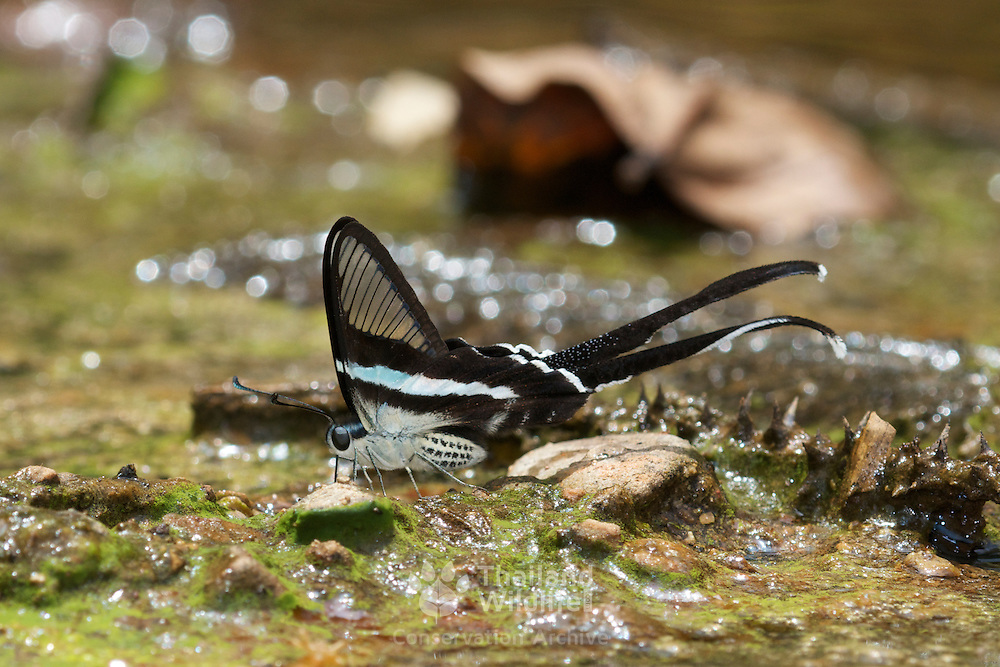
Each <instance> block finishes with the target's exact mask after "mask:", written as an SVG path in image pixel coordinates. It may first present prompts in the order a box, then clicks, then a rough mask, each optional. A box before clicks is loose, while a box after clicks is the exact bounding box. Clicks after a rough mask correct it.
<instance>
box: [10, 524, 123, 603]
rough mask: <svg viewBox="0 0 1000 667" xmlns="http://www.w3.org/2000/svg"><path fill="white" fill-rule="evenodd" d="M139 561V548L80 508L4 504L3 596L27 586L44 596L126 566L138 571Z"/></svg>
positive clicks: (33, 595) (31, 594)
mask: <svg viewBox="0 0 1000 667" xmlns="http://www.w3.org/2000/svg"><path fill="white" fill-rule="evenodd" d="M140 561H141V554H140V553H139V551H138V549H135V548H133V547H132V546H131V545H130V544H129V543H128V542H126V541H125V540H123V539H121V538H120V537H118V536H117V535H115V534H114V533H112V532H111V531H110V530H109V529H108V528H107V527H106V526H104V525H103V524H102V523H100V522H98V521H97V520H95V519H93V518H91V517H89V516H87V515H85V514H83V513H81V512H77V511H75V510H67V511H56V510H49V509H43V508H37V507H26V506H14V507H7V508H0V597H7V596H8V595H12V594H16V593H18V592H23V591H25V589H26V588H27V593H28V595H29V597H31V598H33V599H39V598H42V597H45V596H46V595H49V594H51V593H54V592H56V591H60V590H68V589H72V588H75V587H77V586H81V585H83V584H85V583H88V582H91V581H94V580H96V579H100V578H103V577H108V576H112V575H114V574H118V573H119V571H120V570H121V569H122V568H123V567H125V569H126V573H127V574H129V575H131V576H138V575H140V574H141V572H142V571H143V566H142V565H141V564H139V563H140ZM126 563H127V565H126Z"/></svg>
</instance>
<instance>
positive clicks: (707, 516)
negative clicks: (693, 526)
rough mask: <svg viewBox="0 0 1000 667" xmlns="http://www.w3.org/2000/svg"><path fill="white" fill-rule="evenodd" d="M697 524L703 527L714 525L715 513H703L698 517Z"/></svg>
mask: <svg viewBox="0 0 1000 667" xmlns="http://www.w3.org/2000/svg"><path fill="white" fill-rule="evenodd" d="M698 523H700V524H701V525H703V526H710V525H712V524H713V523H715V513H714V512H703V513H702V515H701V516H699V517H698Z"/></svg>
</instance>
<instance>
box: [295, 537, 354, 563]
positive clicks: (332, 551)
mask: <svg viewBox="0 0 1000 667" xmlns="http://www.w3.org/2000/svg"><path fill="white" fill-rule="evenodd" d="M306 556H307V557H308V558H309V559H310V560H312V561H313V562H316V563H319V564H322V565H350V564H351V563H353V562H354V554H352V553H351V550H350V549H348V548H347V547H345V546H344V545H343V544H341V543H340V542H338V541H337V540H325V541H323V542H320V541H319V540H313V541H312V544H310V545H309V548H308V549H306Z"/></svg>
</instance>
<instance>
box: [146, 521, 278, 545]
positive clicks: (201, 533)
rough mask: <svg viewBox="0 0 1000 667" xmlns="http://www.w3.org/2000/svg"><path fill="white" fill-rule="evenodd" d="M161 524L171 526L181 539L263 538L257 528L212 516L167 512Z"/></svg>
mask: <svg viewBox="0 0 1000 667" xmlns="http://www.w3.org/2000/svg"><path fill="white" fill-rule="evenodd" d="M161 525H166V526H168V527H169V528H172V529H173V531H174V532H175V533H176V535H177V537H179V538H180V539H182V540H186V541H190V542H201V543H205V544H238V543H240V542H259V541H261V540H262V539H263V538H264V534H263V533H262V532H260V531H259V530H254V529H253V528H247V527H246V526H241V525H239V524H236V523H233V522H232V521H226V520H225V519H216V518H212V517H204V516H193V515H180V514H167V515H166V516H164V517H163V519H162V524H161Z"/></svg>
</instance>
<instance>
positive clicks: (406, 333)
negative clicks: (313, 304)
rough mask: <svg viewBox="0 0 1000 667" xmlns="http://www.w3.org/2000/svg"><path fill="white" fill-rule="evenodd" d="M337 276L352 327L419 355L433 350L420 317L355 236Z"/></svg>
mask: <svg viewBox="0 0 1000 667" xmlns="http://www.w3.org/2000/svg"><path fill="white" fill-rule="evenodd" d="M337 272H338V274H339V275H340V281H339V282H340V294H339V297H340V303H341V307H342V308H343V311H344V317H345V319H346V320H347V323H348V324H350V325H351V326H352V327H354V328H355V329H357V330H358V331H361V332H363V333H366V334H368V335H371V336H377V337H379V338H385V339H387V340H394V341H400V342H403V343H406V344H407V345H409V346H410V347H412V348H414V349H415V350H417V351H418V352H427V351H429V350H430V349H431V347H432V344H431V342H430V340H428V338H427V336H426V335H424V331H423V328H422V327H421V326H420V322H419V320H418V319H417V317H416V315H415V314H414V313H413V311H412V310H411V309H410V307H409V305H408V304H407V303H406V300H405V299H404V298H403V295H402V294H400V292H399V290H398V289H397V287H396V285H395V284H394V283H393V281H392V280H391V279H390V278H389V276H388V275H387V273H386V271H385V269H384V268H383V267H382V265H381V264H379V262H378V260H377V259H376V258H375V256H374V255H373V254H372V252H371V251H370V250H369V249H368V247H367V246H366V245H365V244H363V243H361V242H359V241H358V240H357V239H356V238H354V237H353V236H348V237H347V238H345V239H344V242H343V244H342V245H341V247H340V256H339V257H338V261H337Z"/></svg>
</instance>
